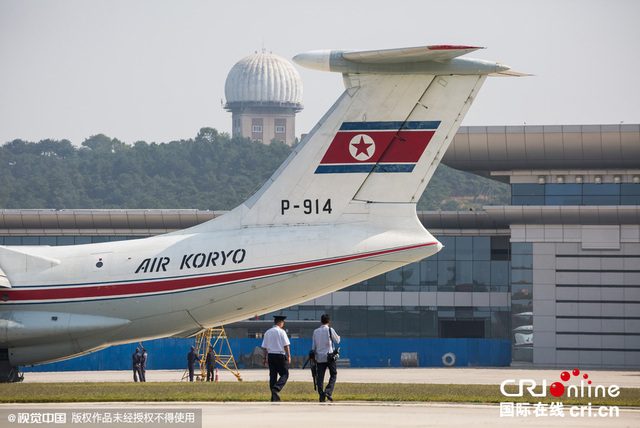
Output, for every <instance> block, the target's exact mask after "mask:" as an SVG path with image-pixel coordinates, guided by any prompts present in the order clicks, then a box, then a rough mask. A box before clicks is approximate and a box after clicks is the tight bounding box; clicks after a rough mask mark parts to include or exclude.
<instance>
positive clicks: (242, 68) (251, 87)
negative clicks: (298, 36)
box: [224, 50, 302, 145]
mask: <svg viewBox="0 0 640 428" xmlns="http://www.w3.org/2000/svg"><path fill="white" fill-rule="evenodd" d="M224 93H225V97H226V98H227V103H226V105H225V107H224V108H225V109H226V110H228V111H230V112H231V113H232V114H233V116H232V120H233V128H232V129H233V131H232V135H233V136H234V137H236V136H241V137H249V138H251V139H253V140H260V141H262V142H264V143H265V144H269V143H270V142H271V140H273V139H276V140H281V141H284V142H285V143H286V144H288V145H292V144H293V143H294V141H295V138H296V134H295V131H296V128H295V118H296V113H297V112H299V111H300V110H302V104H301V101H302V81H301V79H300V75H299V74H298V72H297V71H296V69H295V68H294V67H293V65H292V64H291V63H290V62H289V61H287V60H286V59H284V58H282V57H279V56H278V55H273V54H270V53H265V52H264V50H263V52H262V53H255V54H254V55H250V56H248V57H246V58H243V59H241V60H240V61H238V62H237V63H236V65H234V66H233V68H232V69H231V71H230V72H229V75H228V76H227V81H226V83H225V87H224Z"/></svg>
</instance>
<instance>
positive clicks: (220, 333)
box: [182, 326, 242, 382]
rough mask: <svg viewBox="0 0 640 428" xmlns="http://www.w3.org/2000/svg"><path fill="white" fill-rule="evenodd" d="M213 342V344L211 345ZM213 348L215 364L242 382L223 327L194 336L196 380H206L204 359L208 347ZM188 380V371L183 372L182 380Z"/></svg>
mask: <svg viewBox="0 0 640 428" xmlns="http://www.w3.org/2000/svg"><path fill="white" fill-rule="evenodd" d="M212 340H213V343H212ZM210 345H211V346H213V352H214V354H215V356H216V360H215V364H217V365H219V366H220V367H222V368H225V369H227V370H229V372H231V374H232V375H234V376H235V377H236V378H237V379H238V381H240V382H242V377H241V376H240V372H239V371H238V366H237V365H236V360H235V359H234V358H233V353H232V352H231V346H229V339H228V338H227V333H226V332H225V331H224V327H223V326H220V327H216V328H210V329H208V330H204V331H202V332H200V333H198V334H197V335H196V345H195V346H196V351H195V352H196V355H198V357H199V358H200V374H196V375H195V377H196V380H198V381H200V382H202V381H204V380H205V379H206V378H207V367H206V363H205V361H206V358H207V352H209V346H210ZM185 379H186V380H188V379H189V369H187V370H185V372H184V374H183V375H182V380H185Z"/></svg>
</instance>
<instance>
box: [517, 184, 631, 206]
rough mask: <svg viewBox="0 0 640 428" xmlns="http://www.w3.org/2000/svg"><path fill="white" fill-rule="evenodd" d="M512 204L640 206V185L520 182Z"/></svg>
mask: <svg viewBox="0 0 640 428" xmlns="http://www.w3.org/2000/svg"><path fill="white" fill-rule="evenodd" d="M511 205H640V183H600V184H596V183H579V184H578V183H564V184H558V183H548V184H537V183H518V184H512V185H511Z"/></svg>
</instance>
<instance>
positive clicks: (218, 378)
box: [214, 367, 220, 382]
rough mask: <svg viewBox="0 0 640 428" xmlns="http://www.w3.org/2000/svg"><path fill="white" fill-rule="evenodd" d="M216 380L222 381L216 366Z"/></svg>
mask: <svg viewBox="0 0 640 428" xmlns="http://www.w3.org/2000/svg"><path fill="white" fill-rule="evenodd" d="M214 381H215V382H220V376H219V375H218V368H217V367H216V377H215V380H214Z"/></svg>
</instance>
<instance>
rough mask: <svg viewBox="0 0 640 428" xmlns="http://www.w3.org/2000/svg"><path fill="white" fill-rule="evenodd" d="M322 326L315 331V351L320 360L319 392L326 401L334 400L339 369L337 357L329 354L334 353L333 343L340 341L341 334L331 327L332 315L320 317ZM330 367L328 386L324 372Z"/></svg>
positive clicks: (322, 399)
mask: <svg viewBox="0 0 640 428" xmlns="http://www.w3.org/2000/svg"><path fill="white" fill-rule="evenodd" d="M320 323H321V324H322V325H321V326H320V327H318V328H317V329H315V331H314V332H313V347H312V349H313V351H314V352H315V354H316V361H317V362H318V368H317V370H318V377H317V382H316V383H317V386H318V394H319V395H320V402H321V403H324V402H325V401H326V400H329V401H333V397H332V396H331V395H332V394H333V387H334V386H335V384H336V378H337V376H338V369H337V367H336V361H335V359H332V358H329V356H328V354H330V353H333V350H334V347H333V343H334V342H335V343H340V336H338V333H336V331H335V330H334V329H332V328H331V327H329V324H331V316H330V315H329V314H324V315H322V317H320ZM327 369H329V383H328V384H327V387H326V388H323V386H324V374H325V372H326V371H327Z"/></svg>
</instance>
